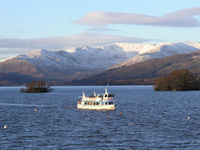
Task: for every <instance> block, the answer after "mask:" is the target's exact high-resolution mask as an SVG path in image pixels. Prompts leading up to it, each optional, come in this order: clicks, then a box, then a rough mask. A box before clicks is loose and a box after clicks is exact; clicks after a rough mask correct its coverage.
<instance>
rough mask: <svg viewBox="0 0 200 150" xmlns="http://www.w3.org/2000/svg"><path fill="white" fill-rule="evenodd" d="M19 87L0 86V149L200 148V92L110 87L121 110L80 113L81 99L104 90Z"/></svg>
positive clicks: (95, 87) (92, 87)
mask: <svg viewBox="0 0 200 150" xmlns="http://www.w3.org/2000/svg"><path fill="white" fill-rule="evenodd" d="M20 88H21V87H0V149H9V150H12V149H86V150H90V149H91V150H93V149H98V150H101V149H103V150H104V149H105V150H108V149H114V150H116V149H124V150H128V149H177V150H179V149H200V91H192V92H155V91H153V87H152V86H109V87H108V91H109V92H110V91H111V93H114V94H115V99H116V104H117V106H116V108H117V109H116V110H114V111H95V110H79V109H77V108H76V104H77V98H78V96H81V95H82V91H84V92H85V94H86V95H88V96H89V95H92V94H93V91H96V93H104V89H105V87H104V86H72V87H70V86H64V87H53V88H54V91H53V92H51V93H45V94H33V93H32V94H30V93H20V92H19V90H20ZM120 112H122V114H120ZM108 116H110V118H108Z"/></svg>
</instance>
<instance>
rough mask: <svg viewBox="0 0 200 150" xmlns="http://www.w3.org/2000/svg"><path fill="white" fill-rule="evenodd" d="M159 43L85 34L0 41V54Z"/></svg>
mask: <svg viewBox="0 0 200 150" xmlns="http://www.w3.org/2000/svg"><path fill="white" fill-rule="evenodd" d="M149 41H159V40H157V39H143V38H136V37H126V36H115V35H104V34H94V33H90V32H85V33H82V34H78V35H71V36H61V37H47V38H35V39H0V54H5V53H7V54H8V53H22V52H23V51H25V52H27V51H30V50H35V49H42V48H45V49H69V48H73V47H77V46H81V45H89V46H100V45H104V44H109V43H120V42H126V43H140V42H149Z"/></svg>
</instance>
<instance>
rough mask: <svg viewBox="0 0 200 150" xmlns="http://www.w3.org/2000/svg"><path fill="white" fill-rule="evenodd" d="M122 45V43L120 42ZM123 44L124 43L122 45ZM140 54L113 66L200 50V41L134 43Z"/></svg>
mask: <svg viewBox="0 0 200 150" xmlns="http://www.w3.org/2000/svg"><path fill="white" fill-rule="evenodd" d="M118 45H121V44H118ZM122 46H123V45H122ZM134 48H135V50H137V51H138V54H137V55H135V56H134V57H132V58H131V59H129V60H127V61H124V62H122V63H119V64H116V65H114V66H113V67H112V68H118V67H121V66H129V65H132V64H135V63H138V62H143V61H145V60H149V59H154V58H162V57H167V56H171V55H176V54H187V53H191V52H195V51H199V50H200V42H182V43H160V44H134Z"/></svg>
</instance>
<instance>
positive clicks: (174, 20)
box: [74, 7, 200, 27]
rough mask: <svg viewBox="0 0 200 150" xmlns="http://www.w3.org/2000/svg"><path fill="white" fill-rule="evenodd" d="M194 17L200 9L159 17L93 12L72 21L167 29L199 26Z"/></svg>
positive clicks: (93, 24) (100, 24)
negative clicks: (151, 26)
mask: <svg viewBox="0 0 200 150" xmlns="http://www.w3.org/2000/svg"><path fill="white" fill-rule="evenodd" d="M196 16H200V7H193V8H189V9H183V10H180V11H176V12H172V13H169V14H165V15H163V16H161V17H158V16H149V15H144V14H135V13H115V12H100V11H95V12H91V13H88V14H86V15H85V16H83V17H81V18H80V19H79V20H76V21H74V23H77V24H83V25H89V26H106V25H109V24H136V25H153V26H168V27H197V26H200V23H199V20H198V19H197V18H195V17H196Z"/></svg>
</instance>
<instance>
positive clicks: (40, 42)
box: [0, 0, 200, 60]
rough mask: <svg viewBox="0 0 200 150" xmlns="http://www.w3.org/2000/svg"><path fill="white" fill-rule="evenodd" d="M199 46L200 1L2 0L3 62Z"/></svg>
mask: <svg viewBox="0 0 200 150" xmlns="http://www.w3.org/2000/svg"><path fill="white" fill-rule="evenodd" d="M183 41H195V42H200V1H199V0H173V1H170V0H0V60H3V59H6V58H8V57H12V56H16V55H18V54H22V53H27V52H29V51H33V50H37V49H43V48H44V49H47V50H54V49H63V50H67V49H71V48H75V47H78V46H85V45H88V46H92V47H98V46H102V45H106V44H110V43H155V44H156V43H168V42H183Z"/></svg>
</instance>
